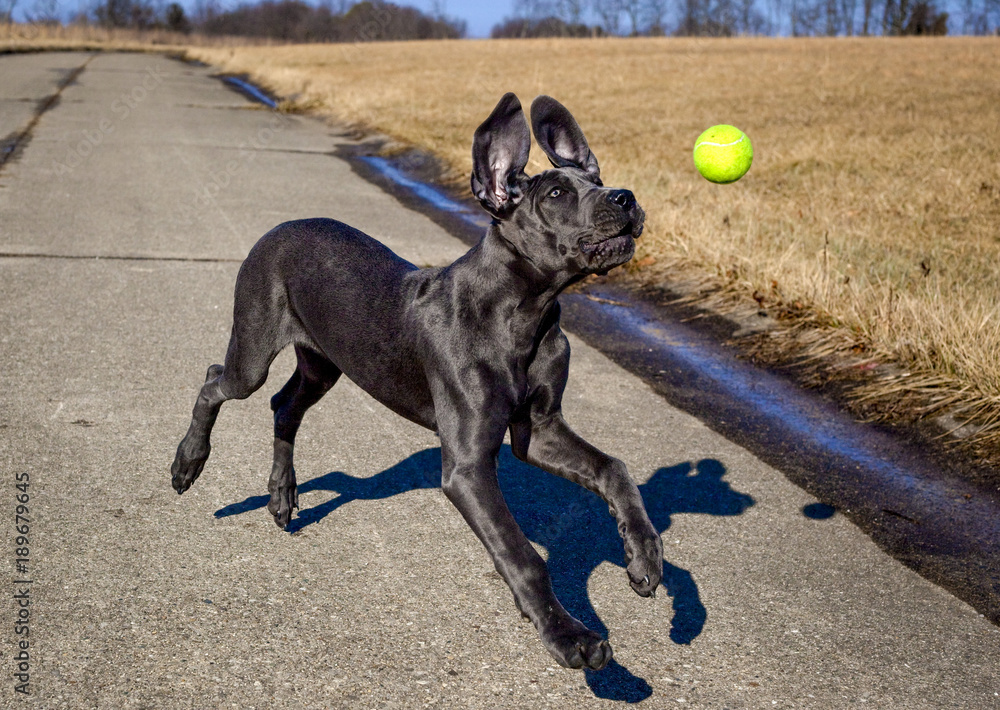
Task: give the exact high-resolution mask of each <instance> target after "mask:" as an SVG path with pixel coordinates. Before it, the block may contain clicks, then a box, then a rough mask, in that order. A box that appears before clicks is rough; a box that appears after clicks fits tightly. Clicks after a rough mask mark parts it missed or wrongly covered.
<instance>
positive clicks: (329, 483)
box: [215, 445, 754, 702]
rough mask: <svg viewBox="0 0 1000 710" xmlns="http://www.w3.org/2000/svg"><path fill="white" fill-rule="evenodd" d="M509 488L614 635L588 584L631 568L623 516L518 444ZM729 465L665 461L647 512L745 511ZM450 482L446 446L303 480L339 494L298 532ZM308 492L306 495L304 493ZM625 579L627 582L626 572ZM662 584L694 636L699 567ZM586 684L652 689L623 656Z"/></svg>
mask: <svg viewBox="0 0 1000 710" xmlns="http://www.w3.org/2000/svg"><path fill="white" fill-rule="evenodd" d="M499 470H500V473H499V475H500V486H501V488H502V489H503V493H504V497H505V498H506V500H507V505H508V506H509V507H510V510H511V512H512V513H513V514H514V517H515V518H516V519H517V521H518V523H519V524H520V526H521V529H522V530H524V533H525V535H527V536H528V538H529V539H530V540H531V541H533V542H535V543H537V544H539V545H541V546H543V547H544V548H545V549H546V550H547V551H548V567H549V572H550V574H551V576H552V585H553V588H554V589H555V593H556V596H557V597H559V600H560V601H561V602H562V603H563V604H564V605H565V607H566V609H567V611H569V613H571V614H572V615H573V616H575V617H576V618H578V619H579V620H580V621H582V622H583V623H584V624H586V625H587V626H589V627H590V628H591V629H593V630H595V631H598V632H600V633H602V634H605V635H606V634H607V627H605V625H604V623H603V622H602V621H601V619H600V617H599V616H598V615H597V612H596V611H594V607H593V605H592V604H591V602H590V596H589V594H588V593H587V583H588V580H589V579H590V575H591V573H593V571H594V570H595V569H597V567H598V566H599V565H600V564H602V563H604V562H612V563H614V564H616V565H618V566H620V567H623V566H624V552H623V549H622V542H621V539H620V538H619V537H618V532H617V529H616V527H615V522H614V520H613V519H612V518H611V516H610V515H609V514H608V508H607V506H606V505H605V504H604V502H603V501H602V500H600V498H598V497H597V496H595V495H593V494H591V493H590V492H588V491H586V490H584V489H583V488H580V487H579V486H577V485H575V484H573V483H570V482H569V481H567V480H565V479H562V478H559V477H557V476H552V475H550V474H548V473H545V472H544V471H541V470H540V469H537V468H535V467H534V466H530V465H528V464H525V463H523V462H521V461H519V460H517V459H516V458H515V457H514V455H513V453H512V452H511V449H510V447H509V446H507V445H504V446H503V448H502V449H501V452H500V469H499ZM725 473H726V469H725V467H724V466H723V465H722V464H721V463H719V462H718V461H716V460H714V459H703V460H701V461H699V462H698V463H697V464H694V465H692V464H691V463H688V462H685V463H681V464H677V465H675V466H671V467H669V468H661V469H659V470H658V471H656V473H654V474H653V475H652V477H650V479H649V480H648V481H647V482H646V483H644V484H642V485H640V486H639V490H640V492H641V493H642V497H643V500H644V501H645V503H646V510H647V511H648V513H649V517H650V519H651V520H652V521H653V524H654V525H655V526H656V529H657V530H658V531H660V532H661V533H663V532H664V531H665V530H667V529H668V528H669V527H670V523H671V516H673V515H674V514H676V513H699V514H703V515H739V514H740V513H742V512H743V511H744V510H746V509H747V508H749V507H750V506H752V505H753V504H754V500H753V498H752V497H750V496H749V495H746V494H744V493H739V492H737V491H734V490H733V489H732V488H731V487H730V486H729V483H728V482H726V481H724V480H723V477H724V475H725ZM440 486H441V450H440V449H426V450H424V451H420V452H418V453H416V454H414V455H413V456H410V457H409V458H407V459H405V460H403V461H401V462H399V463H398V464H396V465H395V466H392V467H391V468H389V469H386V470H385V471H382V472H381V473H379V474H376V475H375V476H372V477H370V478H355V477H353V476H349V475H347V474H345V473H340V472H337V471H334V472H332V473H328V474H326V475H323V476H319V477H318V478H313V479H311V480H309V481H305V482H303V483H302V484H300V485H299V493H300V494H303V493H308V492H310V491H330V492H333V493H336V494H337V495H336V496H334V497H333V498H330V499H329V500H327V501H325V502H323V503H320V504H319V505H316V506H313V507H312V508H305V509H302V510H300V511H299V514H298V515H297V516H296V517H295V518H293V519H292V521H291V522H290V523H289V525H288V531H289V532H290V533H295V532H297V531H299V530H302V529H303V528H304V527H306V526H307V525H312V524H313V523H316V522H319V521H320V520H322V519H323V518H325V517H326V516H327V515H329V514H330V513H332V512H333V511H335V510H336V509H337V508H339V507H340V506H342V505H344V504H346V503H350V502H351V501H354V500H380V499H383V498H389V497H391V496H394V495H398V494H400V493H405V492H406V491H412V490H417V489H421V488H439V487H440ZM300 500H301V498H300ZM267 502H268V496H266V495H265V496H253V497H250V498H247V499H246V500H244V501H242V502H240V503H233V504H230V505H227V506H225V507H223V508H221V509H219V510H217V511H216V513H215V516H216V517H217V518H223V517H227V516H230V515H239V514H241V513H245V512H248V511H250V510H257V509H262V508H264V507H265V506H266V505H267ZM622 584H623V585H624V584H627V581H626V577H625V575H624V572H623V573H622ZM663 587H664V590H665V591H666V593H667V595H668V596H669V597H670V598H671V605H672V608H673V618H672V620H671V626H670V639H671V640H672V641H673V642H674V643H677V644H688V643H691V641H692V640H693V639H695V638H696V637H697V636H698V635H699V634H700V633H701V630H702V628H703V627H704V624H705V619H706V618H707V614H706V611H705V607H704V605H702V603H701V599H700V598H699V595H698V585H697V584H696V583H695V581H694V578H693V577H692V576H691V573H690V572H688V571H687V570H684V569H681V568H680V567H676V566H674V565H672V564H670V563H669V562H667V561H664V563H663ZM586 678H587V683H588V685H589V686H590V688H591V690H592V691H593V692H594V694H595V695H597V696H598V697H602V698H608V699H614V700H624V701H627V702H638V701H640V700H644V699H645V698H647V697H649V695H651V694H652V688H651V687H650V686H649V684H648V683H647V682H646V681H645V680H643V679H642V678H639V677H637V676H635V675H633V674H632V673H631V672H629V671H628V669H626V668H625V667H624V666H621V665H620V664H618V663H617V662H616V661H614V660H612V661H611V663H610V664H609V665H608V667H607V668H605V669H604V670H603V671H600V672H593V671H587V672H586Z"/></svg>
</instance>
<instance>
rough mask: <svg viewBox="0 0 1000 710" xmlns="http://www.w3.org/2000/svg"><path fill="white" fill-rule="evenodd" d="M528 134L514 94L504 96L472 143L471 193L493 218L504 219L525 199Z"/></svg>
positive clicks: (525, 122) (526, 124)
mask: <svg viewBox="0 0 1000 710" xmlns="http://www.w3.org/2000/svg"><path fill="white" fill-rule="evenodd" d="M530 149H531V134H530V133H528V122H527V121H526V120H525V118H524V112H523V111H522V110H521V102H520V101H518V100H517V97H516V96H514V94H511V93H507V94H504V96H503V98H502V99H500V103H498V104H497V106H496V108H495V109H493V113H491V114H490V117H489V118H487V119H486V120H485V121H483V123H482V125H481V126H479V128H477V129H476V136H475V138H474V139H473V141H472V193H473V194H474V195H475V196H476V197H477V198H479V201H480V202H481V203H482V205H483V207H485V208H486V211H487V212H489V213H490V214H492V215H493V216H494V217H501V218H502V217H504V216H506V215H507V214H509V212H510V211H511V210H512V209H513V208H514V207H515V206H516V205H517V203H518V202H520V201H521V198H522V197H523V196H524V183H525V182H526V181H527V179H528V176H527V175H525V174H524V166H525V165H527V164H528V151H529V150H530Z"/></svg>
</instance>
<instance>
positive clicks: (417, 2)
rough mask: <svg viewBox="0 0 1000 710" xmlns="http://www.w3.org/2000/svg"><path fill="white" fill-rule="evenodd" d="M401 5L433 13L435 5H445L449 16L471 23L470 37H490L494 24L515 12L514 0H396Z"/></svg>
mask: <svg viewBox="0 0 1000 710" xmlns="http://www.w3.org/2000/svg"><path fill="white" fill-rule="evenodd" d="M396 2H397V4H399V5H412V6H413V7H416V8H418V9H420V10H422V11H423V12H426V13H428V14H432V12H433V10H434V9H435V5H437V6H438V7H440V6H441V5H444V14H445V15H447V16H448V17H457V18H458V19H461V20H465V21H466V22H467V23H469V32H468V36H469V37H489V34H490V30H491V29H492V28H493V25H496V24H498V23H499V22H501V21H502V20H503V19H504V18H505V17H511V16H513V14H514V1H513V0H493V1H492V2H483V1H482V0H478V1H477V0H444V2H438V3H434V2H433V0H410V2H406V1H405V0H396Z"/></svg>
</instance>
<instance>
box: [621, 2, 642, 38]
mask: <svg viewBox="0 0 1000 710" xmlns="http://www.w3.org/2000/svg"><path fill="white" fill-rule="evenodd" d="M619 4H620V6H621V8H622V10H623V11H624V12H625V16H626V17H628V21H629V24H630V25H632V31H631V35H632V36H633V37H635V36H637V35H638V34H639V25H640V23H641V22H642V16H643V4H644V3H643V0H620V3H619Z"/></svg>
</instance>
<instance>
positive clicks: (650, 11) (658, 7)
mask: <svg viewBox="0 0 1000 710" xmlns="http://www.w3.org/2000/svg"><path fill="white" fill-rule="evenodd" d="M644 5H645V15H646V23H647V25H648V27H649V32H650V34H660V35H662V34H664V27H663V16H664V15H666V14H667V0H646V2H645V3H644Z"/></svg>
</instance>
